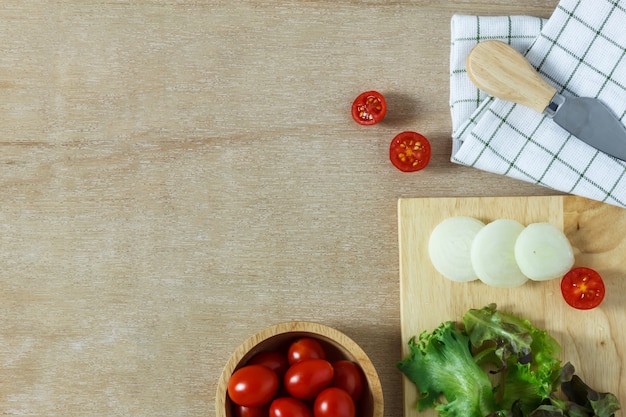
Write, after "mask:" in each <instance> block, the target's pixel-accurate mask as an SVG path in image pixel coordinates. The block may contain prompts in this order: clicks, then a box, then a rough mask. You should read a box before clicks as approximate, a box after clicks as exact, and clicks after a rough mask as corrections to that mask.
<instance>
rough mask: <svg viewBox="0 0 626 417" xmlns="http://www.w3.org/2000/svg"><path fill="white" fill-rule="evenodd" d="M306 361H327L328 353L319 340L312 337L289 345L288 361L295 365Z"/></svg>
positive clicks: (303, 338) (302, 338)
mask: <svg viewBox="0 0 626 417" xmlns="http://www.w3.org/2000/svg"><path fill="white" fill-rule="evenodd" d="M306 359H326V352H324V348H323V347H322V345H321V344H320V342H318V341H317V340H315V339H313V338H311V337H301V338H300V339H298V340H296V341H295V342H293V343H292V344H291V345H289V351H288V352H287V360H288V361H289V364H291V365H293V364H295V363H298V362H302V361H303V360H306Z"/></svg>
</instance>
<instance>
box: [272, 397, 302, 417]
mask: <svg viewBox="0 0 626 417" xmlns="http://www.w3.org/2000/svg"><path fill="white" fill-rule="evenodd" d="M269 417H313V413H312V412H311V409H310V408H309V407H308V406H307V405H306V404H305V403H303V402H302V401H300V400H296V399H295V398H291V397H281V398H276V399H275V400H274V401H272V404H271V405H270V412H269Z"/></svg>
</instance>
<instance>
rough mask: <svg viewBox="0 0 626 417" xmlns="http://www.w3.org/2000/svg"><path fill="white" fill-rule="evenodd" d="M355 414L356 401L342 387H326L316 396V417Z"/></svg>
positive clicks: (314, 411) (338, 416) (314, 412)
mask: <svg viewBox="0 0 626 417" xmlns="http://www.w3.org/2000/svg"><path fill="white" fill-rule="evenodd" d="M355 414H356V407H355V406H354V401H352V398H351V397H350V394H348V393H347V392H345V391H344V390H342V389H341V388H335V387H331V388H326V389H325V390H324V391H322V392H320V394H319V395H318V396H317V398H315V403H314V404H313V415H314V416H315V417H354V416H355Z"/></svg>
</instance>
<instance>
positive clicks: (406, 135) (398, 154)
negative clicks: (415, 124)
mask: <svg viewBox="0 0 626 417" xmlns="http://www.w3.org/2000/svg"><path fill="white" fill-rule="evenodd" d="M430 154H431V148H430V142H429V141H428V139H426V138H425V137H424V136H422V135H420V134H419V133H417V132H402V133H399V134H398V135H396V137H394V138H393V140H392V141H391V144H390V145H389V159H390V160H391V163H392V164H393V166H395V167H396V168H398V169H399V170H400V171H403V172H414V171H419V170H421V169H424V168H426V165H428V163H429V162H430Z"/></svg>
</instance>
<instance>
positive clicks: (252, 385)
mask: <svg viewBox="0 0 626 417" xmlns="http://www.w3.org/2000/svg"><path fill="white" fill-rule="evenodd" d="M277 390H278V376H277V375H276V372H274V371H272V370H271V369H269V368H267V367H265V366H263V365H247V366H244V367H243V368H239V369H238V370H236V371H235V372H234V373H233V374H232V375H231V377H230V379H229V380H228V395H229V396H230V399H231V400H232V401H233V402H234V403H235V404H238V405H243V406H246V407H259V406H262V405H264V404H267V403H269V402H270V401H271V400H272V398H273V397H274V394H276V391H277Z"/></svg>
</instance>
